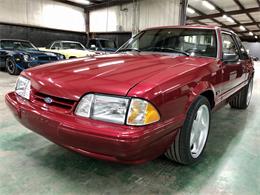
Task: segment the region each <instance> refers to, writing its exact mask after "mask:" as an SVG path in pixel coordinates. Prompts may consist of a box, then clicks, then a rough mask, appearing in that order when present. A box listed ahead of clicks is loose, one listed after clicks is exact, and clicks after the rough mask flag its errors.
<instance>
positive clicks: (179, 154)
mask: <svg viewBox="0 0 260 195" xmlns="http://www.w3.org/2000/svg"><path fill="white" fill-rule="evenodd" d="M201 113H204V114H201ZM202 116H203V117H202ZM199 118H203V120H204V123H205V124H204V125H203V124H202V123H201V124H200V122H202V121H200V119H199ZM210 121H211V106H210V103H209V101H208V99H207V98H206V97H204V96H199V97H198V98H197V99H196V101H195V102H194V103H193V104H192V105H191V107H190V109H189V111H188V113H187V117H186V119H185V122H184V125H183V127H182V128H181V129H180V130H179V132H178V134H177V136H176V138H175V140H174V142H173V143H172V145H171V146H170V148H169V149H168V150H167V151H166V152H165V156H166V157H168V158H169V159H170V160H173V161H175V162H177V163H180V164H183V165H189V164H192V163H195V162H197V161H199V160H200V158H201V156H202V154H203V151H204V149H205V146H206V142H207V138H208V132H209V129H210ZM199 124H200V125H199ZM201 125H202V126H201ZM194 137H197V138H196V139H194ZM199 138H200V139H199ZM192 140H193V141H192ZM199 140H201V142H200V141H199ZM197 141H198V143H201V147H198V149H197V150H196V147H195V145H196V144H195V142H197ZM196 151H197V152H196Z"/></svg>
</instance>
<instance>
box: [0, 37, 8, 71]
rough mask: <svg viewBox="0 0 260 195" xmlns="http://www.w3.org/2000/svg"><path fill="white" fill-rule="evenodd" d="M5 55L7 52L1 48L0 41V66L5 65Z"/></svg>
mask: <svg viewBox="0 0 260 195" xmlns="http://www.w3.org/2000/svg"><path fill="white" fill-rule="evenodd" d="M6 55H7V52H6V51H5V50H3V49H2V48H1V42H0V68H4V67H5V59H6Z"/></svg>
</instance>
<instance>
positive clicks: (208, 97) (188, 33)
mask: <svg viewBox="0 0 260 195" xmlns="http://www.w3.org/2000/svg"><path fill="white" fill-rule="evenodd" d="M253 76H254V68H253V64H252V60H251V59H250V58H249V57H248V54H247V53H246V50H245V49H244V47H243V45H242V44H241V41H240V39H239V37H238V36H237V35H236V34H234V33H233V32H232V31H229V30H227V29H221V28H218V27H206V26H204V27H191V26H175V27H159V28H152V29H147V30H144V31H142V32H141V33H139V34H138V35H136V36H135V37H133V38H132V39H130V40H129V41H128V42H127V43H126V44H124V45H123V46H122V47H121V48H120V49H119V50H118V51H117V53H116V54H111V55H105V56H97V57H92V58H83V59H76V60H69V61H61V62H57V63H52V64H48V65H43V66H39V67H36V68H31V69H28V70H26V71H23V72H22V73H21V75H20V76H19V78H18V80H17V84H16V89H15V91H14V92H11V93H8V94H7V95H6V103H7V105H8V106H9V107H10V109H11V110H12V111H13V113H14V115H15V116H16V118H17V119H18V120H19V121H20V122H21V123H22V124H23V125H24V126H25V127H27V128H29V129H31V130H33V131H35V132H36V133H39V134H40V135H42V136H44V137H46V138H47V139H49V140H51V141H53V142H54V143H57V144H59V145H61V146H64V147H66V148H69V149H71V150H73V151H76V152H79V153H81V154H84V155H87V156H91V157H94V158H98V159H104V160H110V161H116V162H121V163H130V164H136V163H142V162H145V161H148V160H151V159H154V158H156V157H158V156H159V155H161V154H163V153H164V154H165V155H166V156H167V157H168V158H169V159H171V160H174V161H176V162H178V163H181V164H191V163H193V162H196V161H198V160H199V159H200V158H201V156H202V153H203V150H204V148H205V145H206V142H207V137H208V132H209V128H210V120H211V112H212V110H215V109H217V108H219V107H221V106H223V105H225V104H226V103H229V104H230V106H231V107H232V108H238V109H245V108H247V107H248V105H249V103H250V99H251V95H252V88H253Z"/></svg>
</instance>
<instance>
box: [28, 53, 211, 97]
mask: <svg viewBox="0 0 260 195" xmlns="http://www.w3.org/2000/svg"><path fill="white" fill-rule="evenodd" d="M191 58H192V57H186V56H172V55H160V54H111V55H105V56H96V57H91V58H83V59H73V60H67V61H61V62H57V63H52V64H47V65H42V66H39V67H35V68H32V69H28V70H27V71H25V72H23V74H24V76H26V77H29V78H31V80H32V87H33V88H34V89H36V90H37V91H40V92H41V93H46V94H48V95H52V96H56V97H62V98H66V99H72V100H78V99H79V98H80V97H82V95H84V94H86V93H89V92H96V93H105V94H113V95H122V96H125V95H127V93H128V91H129V90H130V89H131V88H133V87H134V86H136V85H137V84H138V83H140V82H141V81H143V80H145V79H147V78H151V77H152V76H153V75H155V74H158V73H160V72H161V71H165V69H167V68H168V67H178V66H182V65H183V64H186V65H187V64H188V63H189V62H190V61H193V64H192V65H191V66H192V67H193V68H194V62H196V60H191ZM211 61H212V59H211Z"/></svg>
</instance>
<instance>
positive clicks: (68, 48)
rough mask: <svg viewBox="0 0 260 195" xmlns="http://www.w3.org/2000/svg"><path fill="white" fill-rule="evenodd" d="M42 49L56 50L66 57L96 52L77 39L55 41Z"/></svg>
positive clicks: (70, 57) (84, 55) (79, 56)
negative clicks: (76, 40)
mask: <svg viewBox="0 0 260 195" xmlns="http://www.w3.org/2000/svg"><path fill="white" fill-rule="evenodd" d="M39 49H40V50H41V51H55V52H57V53H60V54H62V55H64V56H65V58H66V59H72V58H81V57H87V56H93V55H95V54H96V53H95V52H91V51H89V50H87V49H86V48H85V47H84V45H82V44H81V43H79V42H75V41H54V42H52V43H50V44H49V45H48V46H47V47H45V48H39Z"/></svg>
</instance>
